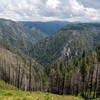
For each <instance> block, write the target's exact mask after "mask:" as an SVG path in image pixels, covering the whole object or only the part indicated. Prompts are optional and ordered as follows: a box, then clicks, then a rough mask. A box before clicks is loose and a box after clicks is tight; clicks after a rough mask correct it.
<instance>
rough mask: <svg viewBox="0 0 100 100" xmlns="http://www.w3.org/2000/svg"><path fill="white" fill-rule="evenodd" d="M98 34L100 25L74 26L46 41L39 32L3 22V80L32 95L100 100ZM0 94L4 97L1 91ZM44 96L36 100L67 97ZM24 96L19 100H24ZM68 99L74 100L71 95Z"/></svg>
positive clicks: (0, 65) (0, 34)
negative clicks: (38, 92)
mask: <svg viewBox="0 0 100 100" xmlns="http://www.w3.org/2000/svg"><path fill="white" fill-rule="evenodd" d="M27 30H28V31H27ZM30 32H32V33H30ZM39 34H40V33H39ZM99 34H100V24H96V23H94V24H91V23H90V24H86V23H85V24H72V25H67V26H65V27H63V28H62V29H61V30H59V31H58V32H56V33H54V34H53V35H51V36H48V37H46V38H45V39H43V38H44V37H45V36H43V35H42V34H41V35H42V36H43V37H42V36H40V35H39V36H40V38H39V37H38V36H37V35H38V33H37V34H36V33H34V34H33V31H32V30H29V29H27V28H24V27H23V26H20V25H19V24H17V23H15V22H13V21H9V20H0V79H1V80H4V81H5V82H7V83H9V84H11V85H13V86H15V87H17V88H18V89H19V90H20V89H21V90H24V91H29V92H33V91H41V92H50V93H54V94H59V95H73V98H75V97H74V96H77V97H76V99H79V98H78V97H81V98H80V99H82V98H84V99H85V100H90V99H97V98H100V67H99V66H100V35H99ZM35 36H36V37H35ZM37 38H38V39H37ZM36 39H37V40H36ZM41 39H42V40H41ZM34 41H35V42H34ZM1 86H2V85H1ZM12 88H13V87H12ZM17 88H15V89H17ZM3 91H4V93H5V92H6V90H4V89H3ZM15 91H16V92H15ZM14 92H15V93H18V92H17V90H14ZM9 93H10V94H11V95H12V97H13V96H14V95H15V94H13V93H12V92H11V91H9ZM20 93H21V94H22V93H25V94H27V93H26V92H22V91H20ZM5 94H6V93H5ZM0 95H1V96H3V97H5V96H4V94H2V91H1V92H0ZM29 95H30V96H31V97H34V95H31V94H29ZM36 95H37V94H36ZM41 95H42V97H41V96H40V95H38V96H39V98H37V99H36V100H67V98H68V97H67V96H65V97H62V96H58V97H57V96H56V95H53V94H48V93H47V94H43V93H41ZM50 95H51V96H50ZM17 96H18V95H17ZM23 96H25V95H23ZM23 96H22V97H19V98H22V100H23ZM25 97H26V98H27V99H28V100H29V98H28V97H27V96H25ZM66 97H67V98H66ZM5 98H6V97H5ZM41 98H42V99H41ZM58 98H60V99H58ZM69 98H70V100H72V96H70V97H69ZM27 99H25V100H27ZM80 99H79V100H80ZM30 100H34V99H33V98H32V99H30Z"/></svg>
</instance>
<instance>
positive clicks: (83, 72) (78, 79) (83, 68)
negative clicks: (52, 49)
mask: <svg viewBox="0 0 100 100" xmlns="http://www.w3.org/2000/svg"><path fill="white" fill-rule="evenodd" d="M46 72H47V75H48V80H49V81H48V83H49V84H48V91H49V92H52V93H57V94H61V95H62V94H71V95H76V96H78V95H81V96H83V97H84V98H85V99H92V98H97V97H98V96H100V46H98V47H97V48H96V51H94V52H92V53H91V54H90V55H89V56H87V55H86V53H85V51H83V54H82V56H81V57H80V58H74V59H72V60H69V61H68V62H65V61H61V62H60V61H56V62H54V63H53V64H51V65H50V67H47V69H46Z"/></svg>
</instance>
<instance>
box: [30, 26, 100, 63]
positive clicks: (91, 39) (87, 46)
mask: <svg viewBox="0 0 100 100" xmlns="http://www.w3.org/2000/svg"><path fill="white" fill-rule="evenodd" d="M99 43H100V24H72V25H67V26H65V27H64V28H62V29H61V30H59V31H58V32H56V33H55V34H53V35H51V36H49V37H47V38H45V39H43V40H41V41H39V42H38V43H36V44H35V45H34V46H33V48H31V50H30V51H31V54H32V57H33V58H35V59H36V61H38V62H39V63H40V64H42V65H46V64H48V63H51V62H52V61H55V60H58V59H65V60H68V59H70V58H72V57H77V56H79V55H81V54H82V51H83V50H86V52H87V53H90V52H91V51H92V50H93V49H94V48H95V47H96V45H98V44H99Z"/></svg>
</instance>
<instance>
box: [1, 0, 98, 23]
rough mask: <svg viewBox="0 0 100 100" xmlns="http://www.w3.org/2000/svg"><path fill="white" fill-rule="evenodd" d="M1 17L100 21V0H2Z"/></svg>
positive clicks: (32, 19)
mask: <svg viewBox="0 0 100 100" xmlns="http://www.w3.org/2000/svg"><path fill="white" fill-rule="evenodd" d="M0 18H7V19H12V20H16V21H21V20H24V21H51V20H63V21H83V22H87V21H100V0H0Z"/></svg>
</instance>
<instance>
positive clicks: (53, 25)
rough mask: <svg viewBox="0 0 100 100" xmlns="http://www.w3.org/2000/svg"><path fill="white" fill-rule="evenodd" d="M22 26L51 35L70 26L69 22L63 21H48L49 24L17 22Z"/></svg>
mask: <svg viewBox="0 0 100 100" xmlns="http://www.w3.org/2000/svg"><path fill="white" fill-rule="evenodd" d="M19 23H21V24H22V25H23V26H25V27H27V28H30V29H32V30H34V28H36V29H39V30H40V31H42V32H44V33H47V34H53V33H55V32H57V31H58V30H59V29H61V28H62V27H64V26H66V25H67V24H71V22H64V21H49V22H28V21H26V22H19Z"/></svg>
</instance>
